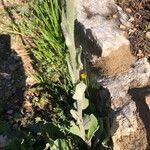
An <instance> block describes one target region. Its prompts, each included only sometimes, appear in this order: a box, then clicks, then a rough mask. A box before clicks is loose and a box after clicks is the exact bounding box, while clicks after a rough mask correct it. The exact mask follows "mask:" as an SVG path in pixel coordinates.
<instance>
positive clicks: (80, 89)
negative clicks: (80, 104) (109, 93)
mask: <svg viewBox="0 0 150 150" xmlns="http://www.w3.org/2000/svg"><path fill="white" fill-rule="evenodd" d="M86 87H87V86H86V85H85V84H84V83H83V82H80V83H79V84H77V85H76V89H75V93H74V95H73V99H75V100H83V98H84V97H85V95H84V92H85V89H86Z"/></svg>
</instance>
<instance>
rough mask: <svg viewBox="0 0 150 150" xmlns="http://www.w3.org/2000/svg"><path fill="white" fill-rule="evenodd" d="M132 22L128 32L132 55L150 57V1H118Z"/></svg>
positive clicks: (123, 28)
mask: <svg viewBox="0 0 150 150" xmlns="http://www.w3.org/2000/svg"><path fill="white" fill-rule="evenodd" d="M116 3H117V4H118V5H119V6H120V7H121V8H123V10H124V11H125V12H126V13H127V14H128V15H129V17H130V20H131V21H132V25H133V26H132V28H131V29H129V30H128V29H127V28H125V27H121V28H122V30H128V38H129V40H130V43H131V50H132V53H133V54H134V55H135V56H137V57H138V58H142V57H144V56H146V57H150V1H149V0H116Z"/></svg>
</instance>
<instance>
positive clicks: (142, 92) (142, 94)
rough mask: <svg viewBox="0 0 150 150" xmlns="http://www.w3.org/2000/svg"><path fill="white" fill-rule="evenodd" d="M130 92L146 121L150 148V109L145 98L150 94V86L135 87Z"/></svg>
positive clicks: (141, 116) (140, 114)
mask: <svg viewBox="0 0 150 150" xmlns="http://www.w3.org/2000/svg"><path fill="white" fill-rule="evenodd" d="M129 94H130V95H131V96H132V99H133V100H134V102H135V103H136V106H137V109H138V112H139V116H140V118H141V120H142V121H143V123H144V126H145V129H146V132H147V141H148V146H149V148H150V110H149V108H148V106H147V104H146V101H145V98H146V96H148V95H150V87H149V86H148V87H143V88H134V89H130V90H129Z"/></svg>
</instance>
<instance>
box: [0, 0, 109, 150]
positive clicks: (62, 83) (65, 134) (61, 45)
mask: <svg viewBox="0 0 150 150" xmlns="http://www.w3.org/2000/svg"><path fill="white" fill-rule="evenodd" d="M62 9H63V1H60V0H36V1H34V0H31V1H30V2H28V3H27V4H25V5H24V6H22V7H20V8H15V9H14V10H13V11H14V12H17V14H19V17H20V18H21V20H20V21H18V22H17V23H14V24H13V26H12V30H13V31H12V32H13V33H14V34H19V35H20V36H21V37H22V38H23V42H24V44H26V48H27V51H28V53H29V54H30V56H31V58H32V60H33V66H34V68H35V69H36V71H37V74H36V75H35V77H36V79H37V80H38V82H39V84H37V85H35V86H34V87H31V88H30V89H29V93H31V94H32V95H33V96H32V97H31V98H30V101H29V102H28V103H27V104H28V106H30V107H31V105H32V108H31V109H33V112H34V116H33V118H27V117H26V116H23V115H25V114H23V111H22V116H23V117H22V118H21V119H20V120H19V121H20V124H21V125H20V126H19V130H16V131H14V132H13V133H11V131H10V133H11V135H9V136H10V138H11V139H12V141H11V143H10V144H9V146H8V149H16V150H19V149H33V150H34V149H36V150H38V149H39V150H41V149H44V150H47V149H52V150H53V149H54V150H56V149H60V147H61V149H64V150H72V149H75V150H82V149H87V143H85V141H83V140H82V139H81V138H80V137H79V136H76V135H75V134H72V133H70V132H69V128H70V124H71V121H74V119H73V117H72V116H71V114H70V110H71V109H73V108H74V107H75V106H73V103H74V100H73V99H72V91H73V85H72V83H71V79H70V76H69V71H68V67H67V62H66V56H67V55H68V51H67V48H66V43H65V39H64V36H63V32H62V29H61V13H62ZM82 78H83V79H84V80H85V79H86V78H87V77H86V74H82ZM93 86H94V85H93ZM92 88H93V87H92ZM94 90H95V89H94ZM96 90H97V89H96ZM98 90H99V89H98ZM87 93H88V94H87V95H88V96H89V97H90V95H89V93H90V92H89V91H88V92H87ZM29 95H30V94H29ZM91 95H92V94H91ZM95 95H96V93H95ZM93 97H94V96H91V97H90V99H92V98H93ZM93 101H94V99H93ZM49 103H51V105H52V106H51V108H50V109H51V110H48V108H46V106H47V105H48V104H49ZM91 103H95V102H92V101H91ZM91 106H92V107H91V108H90V109H88V110H86V111H85V112H87V113H89V114H91V112H92V113H93V114H95V116H96V117H97V118H98V121H99V122H100V128H99V130H98V131H97V132H96V134H93V135H96V136H94V139H93V140H95V141H96V143H94V142H93V143H94V144H96V145H95V146H94V147H95V149H96V150H98V149H99V147H100V149H103V148H104V146H102V141H103V140H104V139H105V140H106V139H108V138H109V137H108V134H107V133H105V131H104V129H103V128H104V127H103V124H105V122H107V121H105V122H104V121H103V119H102V117H99V112H95V106H94V105H93V104H91ZM37 107H38V108H40V112H39V111H37V109H36V108H37ZM27 109H29V108H28V107H27ZM106 118H107V117H106ZM108 119H109V117H108ZM1 122H2V123H3V120H2V121H1V120H0V124H1ZM74 122H75V121H74ZM3 124H7V122H4V123H3ZM108 126H109V125H108ZM6 127H8V125H7V126H6ZM8 128H11V127H8ZM2 129H3V128H1V127H0V132H1V130H2ZM5 130H7V129H5ZM15 134H16V135H17V136H16V137H15V138H14V135H15ZM106 141H108V140H106ZM106 143H107V142H106ZM94 147H93V150H94ZM106 147H107V144H106ZM104 149H107V148H104ZM108 149H109V148H108Z"/></svg>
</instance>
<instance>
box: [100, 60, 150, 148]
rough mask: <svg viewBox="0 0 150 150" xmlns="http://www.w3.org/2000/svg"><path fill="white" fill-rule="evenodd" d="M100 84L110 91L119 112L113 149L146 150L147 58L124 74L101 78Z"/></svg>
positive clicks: (149, 130)
mask: <svg viewBox="0 0 150 150" xmlns="http://www.w3.org/2000/svg"><path fill="white" fill-rule="evenodd" d="M99 83H100V84H101V85H102V86H103V87H104V88H107V89H108V90H109V92H110V94H111V108H112V109H113V110H114V111H115V113H116V119H115V122H114V124H113V128H112V139H113V144H114V150H122V149H123V150H135V149H136V150H141V149H143V150H147V149H148V148H149V146H150V145H149V144H150V116H149V108H148V106H147V105H146V102H147V103H148V95H150V64H149V62H148V61H147V59H146V58H143V59H141V60H139V61H137V62H136V63H135V64H134V66H133V67H132V68H131V69H130V70H129V71H128V73H126V74H124V75H119V76H116V77H112V78H102V79H100V80H99ZM143 87H144V88H143ZM145 98H147V99H146V102H145Z"/></svg>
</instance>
